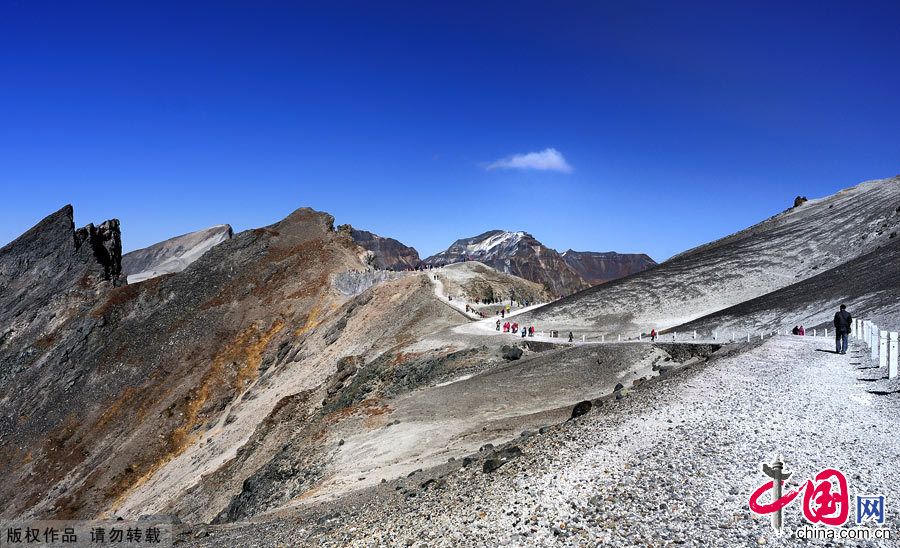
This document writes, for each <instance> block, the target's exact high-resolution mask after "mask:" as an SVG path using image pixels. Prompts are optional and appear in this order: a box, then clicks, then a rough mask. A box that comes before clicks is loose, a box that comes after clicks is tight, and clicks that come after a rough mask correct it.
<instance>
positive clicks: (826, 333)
mask: <svg viewBox="0 0 900 548" xmlns="http://www.w3.org/2000/svg"><path fill="white" fill-rule="evenodd" d="M825 336H826V337H827V336H828V328H827V327H826V328H825Z"/></svg>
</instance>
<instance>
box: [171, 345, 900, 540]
mask: <svg viewBox="0 0 900 548" xmlns="http://www.w3.org/2000/svg"><path fill="white" fill-rule="evenodd" d="M831 344H832V341H831V339H825V338H819V339H814V338H799V337H787V336H779V337H775V338H772V339H768V340H766V341H765V342H764V343H755V345H754V346H753V347H752V348H750V349H748V350H746V351H743V352H741V351H739V349H738V347H729V348H731V350H730V354H729V350H728V349H725V350H723V352H724V353H726V355H725V356H723V357H721V358H719V359H714V360H712V361H710V362H709V363H708V364H707V365H705V366H699V365H698V366H694V367H690V368H687V369H685V370H682V371H681V372H678V373H675V374H672V375H670V376H667V377H665V378H662V379H659V380H657V381H653V382H649V383H646V384H644V385H642V386H640V387H638V388H637V389H636V390H635V391H634V392H631V393H628V394H627V395H626V396H624V397H622V398H621V399H618V400H615V399H613V400H609V401H607V402H606V403H604V405H602V406H601V407H600V409H599V410H598V409H596V408H595V409H594V410H593V411H591V412H589V413H588V414H587V415H585V416H583V417H581V418H579V419H576V420H573V421H570V422H568V423H565V424H563V425H559V426H555V427H550V428H547V429H544V430H545V431H544V432H541V433H540V434H538V433H535V434H534V435H527V436H523V437H522V438H521V439H520V440H518V441H517V442H515V443H516V446H517V447H518V448H520V449H521V451H522V455H521V456H519V457H518V458H513V459H512V460H510V461H509V462H508V463H507V464H505V465H503V466H502V467H501V468H499V469H498V470H496V471H493V472H492V473H490V474H487V473H484V472H483V471H482V467H483V463H484V461H485V455H486V456H487V457H490V456H491V452H490V450H486V451H483V452H482V453H481V456H476V457H475V460H474V461H473V462H472V463H471V464H470V465H469V466H467V467H460V466H459V464H458V463H459V461H457V462H455V463H449V464H448V465H446V466H444V467H441V468H438V469H434V470H428V471H425V472H422V473H420V474H419V475H417V476H415V477H412V478H408V479H405V480H401V481H397V482H390V483H388V484H387V485H385V486H383V487H382V488H381V489H380V490H377V489H376V490H373V492H371V493H369V494H366V495H361V496H359V497H356V498H355V499H353V500H349V501H343V502H342V503H340V504H338V505H336V506H333V507H330V508H318V509H312V508H311V509H309V511H300V512H295V513H294V514H291V515H281V516H277V517H276V516H269V517H268V518H267V521H261V522H258V523H250V524H234V525H232V526H228V527H226V528H214V529H206V528H203V529H199V530H196V529H194V530H188V531H187V532H186V533H185V535H184V536H183V537H182V538H185V539H191V542H192V543H197V544H202V545H222V543H226V544H229V545H245V546H272V545H325V546H340V545H352V546H382V545H390V546H394V545H400V546H497V545H501V546H503V545H510V546H546V545H561V546H594V545H598V544H600V543H603V544H604V545H610V546H635V545H637V546H668V545H685V544H686V545H697V546H701V545H702V546H748V545H753V546H757V545H775V546H788V545H796V544H813V545H821V546H826V545H828V544H827V541H823V540H813V541H802V540H798V539H796V538H794V537H793V532H794V530H795V529H796V528H797V527H798V526H799V525H802V523H803V522H802V519H803V518H802V513H801V510H800V503H801V502H802V500H801V499H802V497H800V498H798V499H797V500H795V501H794V502H793V503H792V504H791V505H790V506H788V507H787V508H786V509H785V533H784V536H782V537H777V536H775V535H774V534H773V531H772V529H771V527H770V526H769V518H768V517H759V516H755V515H753V514H752V513H751V512H750V511H749V509H748V507H747V500H748V497H749V494H750V493H751V492H752V491H753V490H754V489H756V488H757V487H758V486H760V485H761V484H762V483H763V482H764V481H766V480H767V478H766V477H765V476H764V475H763V474H762V472H761V469H760V465H761V463H762V462H764V461H766V462H768V461H771V460H772V458H773V457H774V456H775V455H776V454H781V455H783V457H784V460H785V462H786V466H785V468H786V469H787V470H792V471H793V472H794V475H793V477H792V480H791V481H790V482H788V483H789V486H793V485H796V484H798V483H800V482H804V481H805V480H806V478H810V477H812V476H814V475H815V474H816V473H817V472H818V471H819V470H821V469H823V468H827V467H832V468H838V469H840V470H842V471H844V473H845V474H846V475H847V479H848V483H849V491H850V495H851V505H852V504H853V498H852V497H855V495H856V494H884V495H886V497H887V502H886V520H885V527H888V528H890V529H892V530H893V531H894V534H895V537H894V538H895V539H896V538H898V537H900V512H898V511H900V506H898V504H897V502H896V499H895V498H894V497H895V493H896V492H897V487H898V486H900V467H898V466H897V464H896V456H897V454H898V441H897V439H896V436H895V435H893V432H894V431H895V429H896V426H897V417H898V407H900V394H897V393H893V394H888V395H876V394H872V393H870V392H869V391H870V390H878V391H888V392H889V391H892V390H897V389H898V388H900V385H898V383H896V382H894V381H887V380H885V379H883V377H884V376H886V373H885V371H884V370H880V369H875V368H872V365H873V364H872V362H871V361H870V360H869V358H868V357H867V355H866V353H864V352H863V353H861V352H860V351H859V348H860V347H859V346H858V343H857V342H856V341H853V342H852V345H851V352H850V354H849V355H847V356H839V355H835V354H832V353H829V352H823V351H822V350H826V349H829V348H830V345H831ZM872 379H874V380H872ZM498 449H499V448H498ZM429 477H430V478H434V479H436V481H434V482H432V483H430V484H427V485H425V486H424V487H422V485H423V484H425V483H426V480H427V479H428V478H429ZM854 512H855V508H852V509H851V514H850V521H849V522H848V524H852V522H853V517H854ZM198 537H199V538H198ZM890 542H896V540H894V541H888V542H885V543H884V544H882V545H890V544H889V543H890ZM835 543H836V544H841V541H835ZM849 545H863V546H869V545H872V546H877V545H879V544H876V543H874V542H871V543H860V542H859V541H853V542H852V543H849ZM894 545H896V544H894Z"/></svg>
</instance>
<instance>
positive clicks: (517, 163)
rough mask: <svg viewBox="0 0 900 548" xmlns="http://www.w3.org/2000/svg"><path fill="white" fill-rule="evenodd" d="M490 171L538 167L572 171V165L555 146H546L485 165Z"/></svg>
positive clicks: (539, 168)
mask: <svg viewBox="0 0 900 548" xmlns="http://www.w3.org/2000/svg"><path fill="white" fill-rule="evenodd" d="M485 169H487V170H488V171H490V170H494V169H537V170H540V171H560V172H562V173H572V166H570V165H569V162H567V161H566V158H565V157H564V156H563V155H562V153H561V152H560V151H558V150H556V149H555V148H545V149H544V150H542V151H540V152H528V153H526V154H513V155H512V156H507V157H506V158H502V159H500V160H497V161H494V162H491V163H489V164H488V165H486V166H485Z"/></svg>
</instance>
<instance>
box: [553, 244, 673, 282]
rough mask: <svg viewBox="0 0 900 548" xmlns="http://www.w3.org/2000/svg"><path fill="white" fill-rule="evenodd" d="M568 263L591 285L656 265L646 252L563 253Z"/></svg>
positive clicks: (568, 251) (570, 251)
mask: <svg viewBox="0 0 900 548" xmlns="http://www.w3.org/2000/svg"><path fill="white" fill-rule="evenodd" d="M562 258H563V259H565V261H566V264H568V265H569V267H570V268H571V269H572V270H574V271H575V272H576V273H577V274H578V275H579V276H581V277H582V278H583V279H584V280H585V281H587V282H588V283H589V284H591V285H599V284H602V283H606V282H611V281H613V280H617V279H619V278H624V277H625V276H630V275H631V274H636V273H638V272H641V271H644V270H647V269H648V268H651V267H653V266H656V261H654V260H653V259H651V258H650V257H649V256H648V255H646V254H644V253H616V252H615V251H607V252H604V253H600V252H596V251H573V250H571V249H569V250H567V251H564V252H563V253H562Z"/></svg>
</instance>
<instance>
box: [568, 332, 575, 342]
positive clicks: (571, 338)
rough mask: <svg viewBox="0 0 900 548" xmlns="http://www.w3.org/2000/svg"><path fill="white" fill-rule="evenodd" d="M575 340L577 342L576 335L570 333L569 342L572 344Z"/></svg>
mask: <svg viewBox="0 0 900 548" xmlns="http://www.w3.org/2000/svg"><path fill="white" fill-rule="evenodd" d="M574 340H575V335H573V334H572V332H571V331H569V342H572V341H574Z"/></svg>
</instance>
